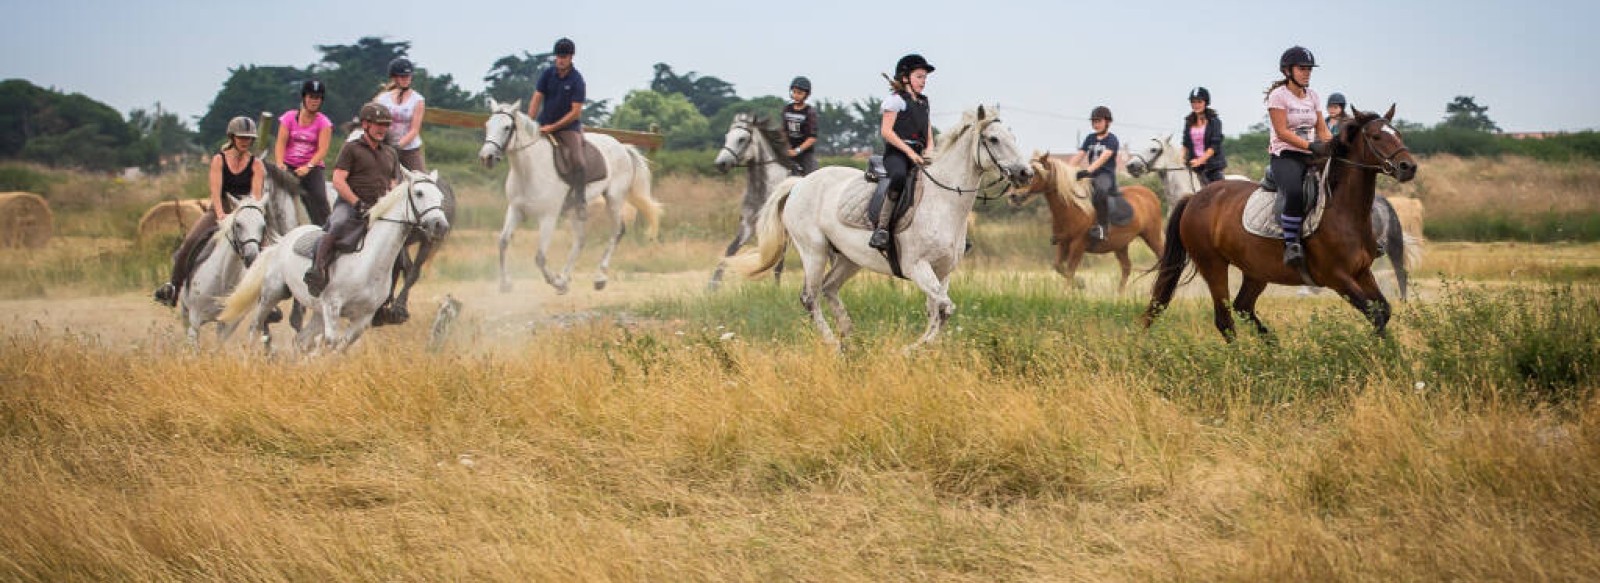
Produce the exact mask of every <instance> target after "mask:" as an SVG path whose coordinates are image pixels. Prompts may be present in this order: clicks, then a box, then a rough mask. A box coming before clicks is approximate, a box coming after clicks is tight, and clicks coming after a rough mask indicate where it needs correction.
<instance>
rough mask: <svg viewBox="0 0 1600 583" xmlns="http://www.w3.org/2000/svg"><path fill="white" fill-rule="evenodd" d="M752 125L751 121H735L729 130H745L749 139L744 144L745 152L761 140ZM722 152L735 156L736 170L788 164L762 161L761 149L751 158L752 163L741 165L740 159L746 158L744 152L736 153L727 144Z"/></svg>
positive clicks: (773, 160)
mask: <svg viewBox="0 0 1600 583" xmlns="http://www.w3.org/2000/svg"><path fill="white" fill-rule="evenodd" d="M752 125H753V124H752V122H750V121H747V120H743V119H739V120H734V122H733V127H731V128H729V129H728V131H733V130H743V131H744V133H745V136H746V137H747V138H748V141H746V142H745V143H744V149H745V150H749V149H750V148H751V147H753V146H755V143H756V140H757V139H758V138H759V136H757V134H756V131H755V130H754V129H752ZM722 151H724V152H727V153H728V155H730V156H733V160H734V163H733V164H732V167H734V168H756V167H760V166H766V165H768V164H772V165H776V166H787V165H786V164H784V163H783V162H781V161H779V160H777V159H767V160H762V159H761V149H760V148H756V153H755V155H753V156H751V157H750V158H751V159H750V161H749V162H745V163H740V162H739V159H740V158H742V157H744V152H743V151H738V152H736V151H734V150H733V148H729V147H728V144H727V143H726V142H724V143H723V144H722Z"/></svg>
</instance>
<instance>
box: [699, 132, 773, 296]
mask: <svg viewBox="0 0 1600 583" xmlns="http://www.w3.org/2000/svg"><path fill="white" fill-rule="evenodd" d="M768 123H769V122H768V120H766V119H763V118H761V117H759V116H756V115H754V114H750V113H741V114H738V115H735V116H734V117H733V124H732V125H730V126H728V134H727V135H725V136H723V138H722V151H721V152H718V153H717V159H716V160H713V161H712V163H714V164H716V165H717V169H718V170H721V171H723V172H727V171H728V169H729V168H734V167H738V166H743V167H745V168H748V169H749V172H748V173H747V175H746V179H745V189H744V202H743V203H742V204H741V205H740V206H739V230H738V232H736V233H734V234H733V242H732V243H729V244H728V250H727V251H725V252H723V254H722V261H719V262H717V270H716V271H713V272H712V273H711V281H710V282H709V283H707V284H706V288H707V289H710V290H716V289H717V288H718V287H719V286H721V285H722V272H723V270H724V269H726V268H727V266H728V261H727V260H728V258H729V257H733V255H734V254H735V253H738V252H739V248H741V247H744V244H745V243H747V242H749V241H750V239H751V238H753V237H755V235H756V218H757V217H759V216H760V214H761V205H763V204H766V202H767V195H768V194H769V193H771V192H772V188H773V187H774V186H777V185H778V183H780V182H782V181H783V179H785V178H788V177H789V166H790V165H791V164H793V162H792V161H789V159H788V157H787V156H784V155H783V153H781V151H780V150H779V149H778V148H777V146H776V145H774V144H773V142H772V139H771V138H770V137H769V136H768V135H767V133H768V132H769V131H772V130H773V129H772V128H769V127H768V126H767V124H768ZM772 274H773V278H774V279H779V278H782V277H783V258H782V257H779V258H778V265H777V266H775V267H774V268H773V269H772Z"/></svg>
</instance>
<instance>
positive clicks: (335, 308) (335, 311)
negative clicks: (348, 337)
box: [317, 293, 344, 350]
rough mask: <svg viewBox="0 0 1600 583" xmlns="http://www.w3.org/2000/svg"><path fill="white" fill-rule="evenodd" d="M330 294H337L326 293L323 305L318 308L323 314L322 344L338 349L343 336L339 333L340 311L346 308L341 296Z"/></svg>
mask: <svg viewBox="0 0 1600 583" xmlns="http://www.w3.org/2000/svg"><path fill="white" fill-rule="evenodd" d="M330 295H337V294H328V293H324V294H323V298H322V302H321V304H322V305H321V306H320V307H318V308H317V311H318V312H320V315H321V316H322V345H323V346H328V347H331V348H334V349H335V350H337V349H338V347H339V341H340V339H341V338H343V336H342V335H341V334H340V333H339V311H340V310H342V309H344V305H343V303H342V302H340V300H339V298H337V297H328V296H330Z"/></svg>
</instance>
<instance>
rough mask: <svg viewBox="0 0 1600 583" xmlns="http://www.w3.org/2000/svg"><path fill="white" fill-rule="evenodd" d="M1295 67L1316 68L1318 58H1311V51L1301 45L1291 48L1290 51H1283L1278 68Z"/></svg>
mask: <svg viewBox="0 0 1600 583" xmlns="http://www.w3.org/2000/svg"><path fill="white" fill-rule="evenodd" d="M1294 66H1303V67H1315V66H1317V58H1316V57H1314V56H1311V49H1308V48H1305V47H1302V46H1299V45H1296V46H1292V47H1289V49H1288V50H1286V51H1283V56H1281V57H1278V68H1279V69H1284V68H1287V67H1294Z"/></svg>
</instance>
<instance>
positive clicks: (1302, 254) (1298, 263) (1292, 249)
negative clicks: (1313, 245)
mask: <svg viewBox="0 0 1600 583" xmlns="http://www.w3.org/2000/svg"><path fill="white" fill-rule="evenodd" d="M1283 264H1284V265H1287V266H1289V267H1293V268H1295V269H1301V268H1304V267H1305V264H1306V250H1305V247H1304V246H1302V245H1301V244H1300V242H1299V241H1284V243H1283Z"/></svg>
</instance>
